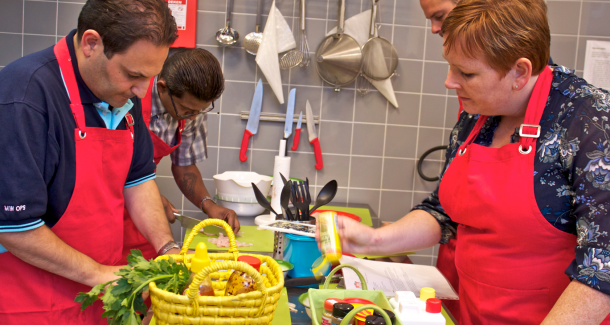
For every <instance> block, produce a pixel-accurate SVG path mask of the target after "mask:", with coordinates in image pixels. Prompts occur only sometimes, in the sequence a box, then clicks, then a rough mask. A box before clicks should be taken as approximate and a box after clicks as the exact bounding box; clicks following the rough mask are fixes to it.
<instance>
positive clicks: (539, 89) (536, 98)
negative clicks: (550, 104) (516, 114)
mask: <svg viewBox="0 0 610 325" xmlns="http://www.w3.org/2000/svg"><path fill="white" fill-rule="evenodd" d="M552 82H553V72H552V70H551V68H549V67H546V68H545V69H544V70H543V71H542V72H541V73H540V75H538V80H536V85H535V86H534V90H533V91H532V95H531V96H530V100H529V102H528V104H527V110H526V112H525V119H524V120H523V124H521V126H520V127H519V144H520V147H519V152H521V153H522V154H528V153H529V152H530V151H531V150H532V146H535V141H536V139H537V138H538V137H540V125H538V123H540V119H541V118H542V113H544V108H545V107H546V103H547V100H548V97H549V93H550V92H551V83H552Z"/></svg>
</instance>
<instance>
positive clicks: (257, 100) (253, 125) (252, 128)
mask: <svg viewBox="0 0 610 325" xmlns="http://www.w3.org/2000/svg"><path fill="white" fill-rule="evenodd" d="M262 104H263V80H262V79H259V80H258V84H257V85H256V91H255V92H254V98H252V106H251V107H250V115H249V116H248V124H247V125H246V130H245V131H244V137H243V139H242V140H241V149H240V150H239V160H241V162H245V161H246V160H248V156H246V150H248V143H249V142H250V137H251V136H252V135H254V134H256V132H258V121H259V118H260V116H261V106H262Z"/></svg>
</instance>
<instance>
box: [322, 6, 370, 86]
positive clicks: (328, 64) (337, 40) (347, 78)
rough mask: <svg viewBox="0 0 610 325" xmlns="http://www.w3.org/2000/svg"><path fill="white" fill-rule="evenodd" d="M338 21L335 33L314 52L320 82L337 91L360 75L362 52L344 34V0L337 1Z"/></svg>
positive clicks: (354, 42)
mask: <svg viewBox="0 0 610 325" xmlns="http://www.w3.org/2000/svg"><path fill="white" fill-rule="evenodd" d="M339 1H340V5H339V20H338V25H337V33H336V34H334V35H330V36H327V37H326V38H325V39H324V40H323V41H322V43H320V45H318V49H317V50H316V61H315V62H316V64H315V65H316V71H317V72H318V75H320V78H322V80H324V81H326V82H327V83H329V84H331V85H333V86H335V91H339V90H340V87H341V86H342V85H345V84H348V83H350V82H352V81H354V79H356V77H358V74H359V73H360V69H361V68H362V50H361V49H360V45H358V42H357V41H356V40H355V39H354V38H353V37H351V36H349V35H347V34H344V33H343V31H344V25H345V0H339Z"/></svg>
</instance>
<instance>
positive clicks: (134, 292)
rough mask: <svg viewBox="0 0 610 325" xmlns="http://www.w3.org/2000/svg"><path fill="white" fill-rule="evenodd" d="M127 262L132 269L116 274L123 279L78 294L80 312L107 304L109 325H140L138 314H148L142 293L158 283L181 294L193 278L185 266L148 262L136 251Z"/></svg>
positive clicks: (133, 251)
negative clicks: (99, 304) (153, 282)
mask: <svg viewBox="0 0 610 325" xmlns="http://www.w3.org/2000/svg"><path fill="white" fill-rule="evenodd" d="M127 262H128V263H129V265H127V266H126V267H124V268H122V269H121V270H119V272H117V273H116V274H117V275H119V276H120V278H119V280H118V281H117V280H115V281H110V282H106V283H102V284H98V285H96V286H95V287H93V289H91V291H89V292H87V293H85V292H79V293H78V296H77V297H76V299H74V301H76V302H80V303H81V310H84V309H85V308H87V307H88V306H90V305H91V304H93V303H94V302H95V301H96V300H98V299H101V300H102V302H103V303H104V307H103V308H104V313H103V314H102V317H106V318H107V319H108V324H109V325H137V324H141V323H142V321H141V320H140V317H137V316H136V313H140V314H146V305H145V304H144V299H143V298H142V292H144V291H148V284H149V283H150V282H152V281H155V284H156V285H157V287H158V288H160V289H164V290H166V291H169V292H173V293H177V294H182V291H183V290H184V288H185V286H186V282H187V281H188V279H189V276H190V271H189V270H188V269H187V268H186V266H185V265H184V264H181V263H176V262H174V260H173V259H172V258H171V257H170V258H169V259H168V260H160V261H155V260H152V259H151V260H150V261H147V260H146V259H144V257H143V256H142V252H140V251H139V250H137V249H133V250H131V254H129V256H127Z"/></svg>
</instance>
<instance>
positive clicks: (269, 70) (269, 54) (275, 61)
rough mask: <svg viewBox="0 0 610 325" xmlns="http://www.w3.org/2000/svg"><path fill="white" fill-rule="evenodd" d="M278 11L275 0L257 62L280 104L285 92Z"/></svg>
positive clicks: (282, 102) (282, 101)
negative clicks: (283, 88)
mask: <svg viewBox="0 0 610 325" xmlns="http://www.w3.org/2000/svg"><path fill="white" fill-rule="evenodd" d="M277 13H279V11H278V10H277V8H276V7H275V0H274V1H273V4H271V10H270V11H269V17H268V18H267V23H266V24H265V30H264V31H263V39H262V40H261V45H260V46H259V48H258V52H257V53H256V63H257V64H258V66H259V67H260V69H261V71H262V72H263V74H264V75H265V78H266V79H267V82H268V83H269V86H271V89H272V90H273V92H274V93H275V96H276V97H277V99H278V101H279V102H280V104H284V92H283V91H282V76H281V74H280V61H279V57H278V55H277V53H278V43H277V37H278V35H277Z"/></svg>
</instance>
